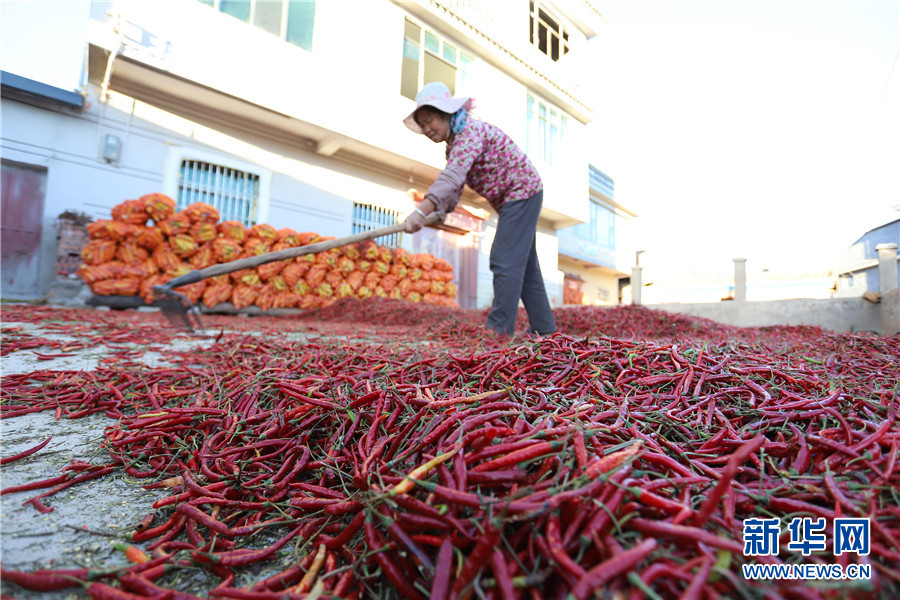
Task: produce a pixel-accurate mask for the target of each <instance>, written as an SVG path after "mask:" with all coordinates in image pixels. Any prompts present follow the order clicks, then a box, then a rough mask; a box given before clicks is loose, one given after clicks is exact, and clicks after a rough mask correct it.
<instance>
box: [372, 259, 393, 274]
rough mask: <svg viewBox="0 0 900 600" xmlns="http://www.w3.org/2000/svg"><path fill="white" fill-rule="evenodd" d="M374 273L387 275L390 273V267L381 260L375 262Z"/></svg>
mask: <svg viewBox="0 0 900 600" xmlns="http://www.w3.org/2000/svg"><path fill="white" fill-rule="evenodd" d="M375 271H377V272H378V273H381V274H382V275H387V274H388V273H390V272H391V266H390V265H389V264H388V263H386V262H384V261H383V260H377V261H375Z"/></svg>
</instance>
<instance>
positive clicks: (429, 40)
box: [425, 31, 441, 54]
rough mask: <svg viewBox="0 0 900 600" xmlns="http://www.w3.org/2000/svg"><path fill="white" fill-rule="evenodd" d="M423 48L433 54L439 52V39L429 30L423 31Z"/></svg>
mask: <svg viewBox="0 0 900 600" xmlns="http://www.w3.org/2000/svg"><path fill="white" fill-rule="evenodd" d="M425 49H426V50H430V51H431V52H434V53H435V54H440V53H441V41H440V40H439V39H438V37H437V36H436V35H434V34H433V33H431V32H430V31H426V32H425Z"/></svg>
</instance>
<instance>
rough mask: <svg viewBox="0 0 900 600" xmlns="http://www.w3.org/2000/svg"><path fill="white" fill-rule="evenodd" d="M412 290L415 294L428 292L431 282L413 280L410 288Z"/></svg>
mask: <svg viewBox="0 0 900 600" xmlns="http://www.w3.org/2000/svg"><path fill="white" fill-rule="evenodd" d="M410 289H411V290H412V291H414V292H416V293H417V294H430V293H431V282H430V281H424V280H421V281H414V282H413V284H412V286H411V288H410Z"/></svg>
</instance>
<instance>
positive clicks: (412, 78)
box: [400, 56, 419, 100]
mask: <svg viewBox="0 0 900 600" xmlns="http://www.w3.org/2000/svg"><path fill="white" fill-rule="evenodd" d="M417 93H419V61H418V60H413V59H411V58H408V57H407V56H404V57H403V65H402V66H401V68H400V94H401V95H403V96H404V97H406V98H409V99H410V100H415V99H416V94H417Z"/></svg>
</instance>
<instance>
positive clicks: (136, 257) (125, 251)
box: [116, 242, 150, 265]
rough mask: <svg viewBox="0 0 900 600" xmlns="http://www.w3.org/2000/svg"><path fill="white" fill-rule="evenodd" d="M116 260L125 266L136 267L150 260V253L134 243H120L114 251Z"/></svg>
mask: <svg viewBox="0 0 900 600" xmlns="http://www.w3.org/2000/svg"><path fill="white" fill-rule="evenodd" d="M116 258H118V259H119V260H120V261H122V262H123V263H125V264H126V265H136V264H138V263H142V262H144V261H145V260H147V259H148V258H150V253H149V252H147V250H146V249H144V248H141V247H140V246H138V245H137V244H135V243H134V242H122V243H121V244H119V247H118V248H117V249H116Z"/></svg>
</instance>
